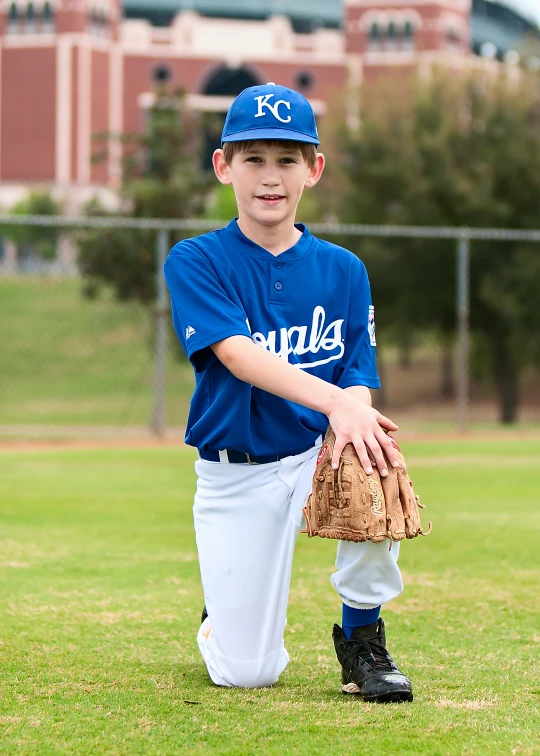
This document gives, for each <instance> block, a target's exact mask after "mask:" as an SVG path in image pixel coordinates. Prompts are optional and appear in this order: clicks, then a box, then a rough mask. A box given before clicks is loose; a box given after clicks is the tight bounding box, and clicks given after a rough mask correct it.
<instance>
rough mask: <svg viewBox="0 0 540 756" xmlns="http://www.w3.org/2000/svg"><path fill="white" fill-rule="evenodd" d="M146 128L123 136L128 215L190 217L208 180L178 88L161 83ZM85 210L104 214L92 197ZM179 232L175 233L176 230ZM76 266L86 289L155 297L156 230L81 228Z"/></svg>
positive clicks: (194, 129) (123, 297) (125, 297)
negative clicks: (110, 289)
mask: <svg viewBox="0 0 540 756" xmlns="http://www.w3.org/2000/svg"><path fill="white" fill-rule="evenodd" d="M147 115H148V120H147V128H146V130H145V131H144V133H142V134H140V135H129V136H127V137H125V138H124V139H123V143H124V147H125V150H126V156H125V159H124V164H123V179H122V186H121V190H120V194H121V197H122V199H123V203H124V206H125V208H126V210H125V211H124V213H123V214H124V215H126V216H129V217H133V218H190V217H195V216H196V215H198V214H199V213H200V212H201V208H202V206H203V199H204V196H205V193H206V190H207V182H206V180H205V177H204V176H203V175H202V173H201V171H200V165H199V163H200V161H199V142H198V134H197V122H196V117H195V115H194V114H193V113H191V112H190V111H189V110H188V108H187V107H186V104H185V95H184V92H183V91H182V90H175V91H174V92H172V93H170V92H169V91H168V90H167V88H166V86H164V85H162V86H160V87H159V88H158V89H157V90H156V98H155V102H154V104H153V106H152V107H151V108H150V109H149V110H148V113H147ZM87 212H88V214H90V215H107V213H106V212H105V211H104V210H103V209H102V208H101V207H100V206H99V204H98V203H96V202H93V203H91V205H89V206H88V208H87ZM178 236H180V235H178ZM79 246H80V258H79V259H80V266H81V270H82V272H83V275H84V277H85V293H86V294H87V295H89V296H96V295H97V294H98V293H99V289H100V287H102V286H103V285H112V286H113V287H114V290H115V292H116V295H117V297H118V298H119V299H121V300H129V299H135V300H138V301H140V302H143V303H148V302H151V301H153V299H154V297H155V278H156V275H155V272H156V253H155V247H156V235H155V232H152V231H140V230H130V229H114V228H112V229H103V230H102V229H97V230H92V231H89V232H85V233H84V234H81V236H80V239H79Z"/></svg>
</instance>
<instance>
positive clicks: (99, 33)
mask: <svg viewBox="0 0 540 756" xmlns="http://www.w3.org/2000/svg"><path fill="white" fill-rule="evenodd" d="M88 29H89V31H90V34H94V35H95V36H96V37H108V36H109V34H110V26H109V17H108V15H107V12H106V11H105V10H102V9H101V8H97V7H95V6H94V7H92V6H91V7H90V10H89V12H88Z"/></svg>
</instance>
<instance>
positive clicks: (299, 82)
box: [296, 71, 313, 92]
mask: <svg viewBox="0 0 540 756" xmlns="http://www.w3.org/2000/svg"><path fill="white" fill-rule="evenodd" d="M296 86H297V87H298V89H299V90H300V91H304V92H306V91H307V90H309V89H311V88H312V87H313V74H312V73H311V72H310V71H301V72H300V73H299V74H298V75H297V76H296Z"/></svg>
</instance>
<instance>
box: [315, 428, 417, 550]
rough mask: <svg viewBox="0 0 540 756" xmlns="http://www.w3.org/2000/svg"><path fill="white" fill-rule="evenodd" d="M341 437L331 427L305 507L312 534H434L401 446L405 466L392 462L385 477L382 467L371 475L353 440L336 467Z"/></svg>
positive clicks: (375, 537)
mask: <svg viewBox="0 0 540 756" xmlns="http://www.w3.org/2000/svg"><path fill="white" fill-rule="evenodd" d="M335 442H336V437H335V434H334V431H333V430H332V429H331V428H330V427H329V428H328V430H327V432H326V436H325V439H324V442H323V445H322V448H321V451H320V452H319V456H318V458H317V466H316V468H315V473H314V475H313V488H312V491H311V494H310V495H309V497H308V500H307V503H306V506H305V507H304V515H305V517H306V530H303V531H302V532H303V533H307V534H308V536H309V537H310V538H311V537H312V536H316V535H318V536H320V537H321V538H337V539H339V540H340V541H355V542H357V543H359V542H362V541H373V542H374V543H380V542H381V541H384V540H385V539H387V538H389V539H390V546H391V542H392V541H401V540H403V538H405V537H406V538H416V536H418V535H428V534H429V533H430V532H431V523H429V527H428V530H427V531H426V532H424V531H423V530H422V525H421V524H420V512H419V508H421V509H424V506H423V504H421V503H420V499H419V498H418V496H417V495H416V494H415V493H414V490H413V487H412V485H413V484H412V481H411V479H410V478H409V475H408V474H407V466H406V464H405V459H404V457H403V454H402V453H401V450H400V449H399V447H398V446H397V444H396V443H395V441H394V440H393V439H392V444H393V445H394V447H395V449H397V452H398V459H399V462H400V467H397V468H395V467H392V465H388V476H387V477H386V478H381V476H380V474H379V471H378V470H377V468H376V467H374V468H373V473H372V474H371V475H366V473H365V472H364V468H363V467H362V465H361V463H360V460H359V459H358V455H357V453H356V450H355V448H354V446H353V445H352V444H347V446H346V447H345V448H344V449H343V451H342V453H341V459H340V461H339V467H338V469H337V470H333V469H332V454H333V451H334V444H335Z"/></svg>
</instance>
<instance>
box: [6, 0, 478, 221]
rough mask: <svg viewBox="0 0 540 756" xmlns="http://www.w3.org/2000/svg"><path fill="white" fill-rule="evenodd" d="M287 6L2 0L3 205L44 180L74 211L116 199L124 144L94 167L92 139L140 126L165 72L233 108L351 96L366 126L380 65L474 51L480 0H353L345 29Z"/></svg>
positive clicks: (205, 106) (211, 104) (447, 60)
mask: <svg viewBox="0 0 540 756" xmlns="http://www.w3.org/2000/svg"><path fill="white" fill-rule="evenodd" d="M286 1H289V2H290V0H280V1H278V0H273V2H272V7H273V8H274V9H275V10H276V11H277V12H278V14H277V15H270V16H269V17H266V18H261V19H246V18H231V17H229V18H223V17H216V16H212V15H199V14H197V13H195V12H194V11H192V10H191V11H190V10H184V11H182V12H180V13H178V14H176V15H175V16H174V17H173V18H172V21H171V23H170V24H169V25H167V26H156V25H154V24H152V22H151V20H148V19H144V18H130V17H127V18H124V17H123V15H122V6H121V3H120V0H30V1H28V0H0V206H2V207H3V208H6V207H9V206H10V205H11V204H13V202H14V201H16V200H17V199H18V198H20V197H21V196H23V195H24V194H26V192H27V190H28V187H29V185H31V184H35V183H39V184H42V185H46V186H49V187H51V188H52V189H53V190H54V193H55V195H56V196H57V197H58V198H59V199H60V200H61V201H63V202H64V204H65V206H66V209H67V210H68V211H76V210H77V209H78V208H80V206H81V204H83V203H84V202H85V201H87V200H88V199H89V198H90V197H91V196H93V195H96V194H97V195H99V196H100V198H101V200H102V201H104V202H105V203H108V204H109V205H110V206H111V207H113V206H114V205H115V202H116V194H115V189H116V187H117V186H118V182H119V180H120V175H121V148H120V146H119V144H118V142H117V141H114V140H111V141H110V143H109V145H108V150H107V156H106V160H104V161H103V162H100V163H97V164H96V163H94V162H93V161H92V152H93V149H94V147H93V143H92V137H93V135H95V134H98V133H102V134H103V133H104V132H108V133H126V132H134V131H138V130H140V129H141V127H142V126H143V124H144V114H145V109H146V108H147V107H148V105H149V103H150V102H151V101H152V91H153V86H154V83H155V82H156V80H163V79H168V80H169V81H170V82H171V83H175V84H178V85H181V86H183V87H185V88H186V90H187V91H188V92H189V98H190V104H191V106H192V107H193V108H195V109H198V110H202V111H211V112H216V113H221V114H223V113H224V112H225V111H226V110H227V107H228V105H229V103H230V102H231V100H232V98H233V96H234V95H235V94H237V93H238V92H239V91H240V90H241V89H243V88H244V87H245V86H249V85H251V84H255V83H260V82H266V81H277V82H279V83H280V84H284V85H288V86H292V87H295V88H297V89H300V90H301V91H303V92H304V93H305V94H306V96H307V97H308V98H309V99H310V100H311V101H312V103H313V105H314V108H315V110H316V111H317V113H318V114H319V116H321V117H323V118H324V116H325V114H326V113H328V111H329V109H331V108H332V107H333V103H334V102H336V101H339V102H341V103H342V104H343V103H346V104H347V106H348V108H349V113H348V116H349V118H350V120H351V122H352V123H353V124H354V119H355V118H357V113H358V107H359V102H360V92H361V91H362V87H363V85H364V84H366V83H368V82H369V81H376V79H377V77H379V76H380V75H381V74H382V73H386V72H388V71H394V70H397V69H398V68H399V69H400V70H403V71H408V70H420V71H421V70H425V69H426V67H429V66H431V65H433V64H434V63H437V62H438V63H442V64H443V65H447V66H457V67H462V66H464V65H467V61H468V60H469V59H470V56H471V54H472V53H471V43H470V37H469V19H470V0H343V19H342V23H341V26H340V27H338V28H332V25H324V24H322V25H319V26H318V27H317V28H315V29H312V30H306V29H305V28H301V27H300V28H298V24H294V23H293V21H292V20H291V18H290V16H289V15H285V14H282V15H279V11H280V8H281V9H282V8H283V6H284V4H285V2H286ZM317 2H320V0H313V3H312V6H313V8H315V6H316V5H317ZM305 5H306V4H305V3H304V6H305Z"/></svg>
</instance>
